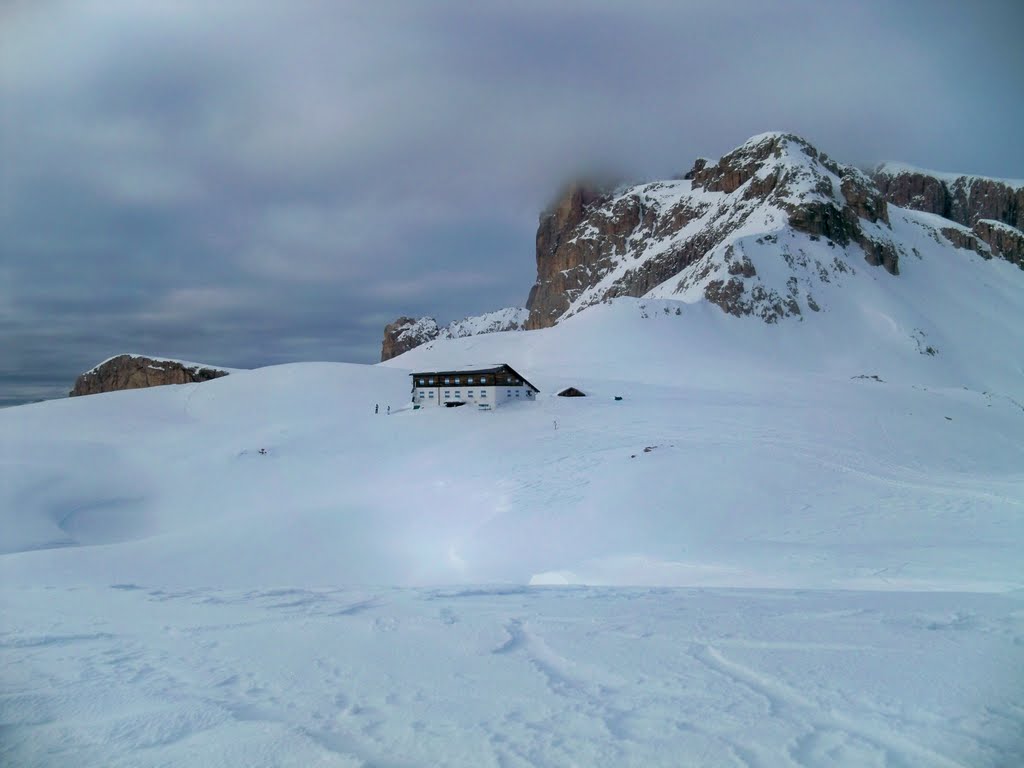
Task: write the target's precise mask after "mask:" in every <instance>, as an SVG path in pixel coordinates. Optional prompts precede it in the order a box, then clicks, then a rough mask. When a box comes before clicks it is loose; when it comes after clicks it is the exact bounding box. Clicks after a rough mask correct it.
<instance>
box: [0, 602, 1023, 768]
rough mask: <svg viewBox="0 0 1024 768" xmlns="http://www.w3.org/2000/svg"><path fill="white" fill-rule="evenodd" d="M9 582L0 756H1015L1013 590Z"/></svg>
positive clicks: (328, 760)
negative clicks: (163, 586)
mask: <svg viewBox="0 0 1024 768" xmlns="http://www.w3.org/2000/svg"><path fill="white" fill-rule="evenodd" d="M3 595H4V597H3V599H4V603H5V604H4V606H3V607H4V609H5V613H6V614H7V615H12V616H17V617H18V619H17V621H18V624H17V625H16V626H15V625H11V624H5V627H4V630H3V631H2V633H0V651H2V654H3V661H4V669H5V672H4V691H3V693H2V695H0V734H2V735H3V739H2V742H0V762H3V764H5V765H47V766H49V765H54V766H58V765H68V766H71V765H74V766H76V767H77V768H85V767H86V766H93V765H95V766H116V765H133V766H149V765H153V766H155V765H167V764H174V765H177V764H197V763H196V761H197V760H198V761H199V762H201V764H203V765H241V764H245V765H268V766H269V765H308V764H313V763H315V764H318V765H319V764H325V765H345V766H347V765H351V766H394V767H395V768H398V767H399V766H428V765H438V764H447V765H467V766H469V765H473V766H488V765H494V766H527V765H551V766H555V765H608V766H618V765H625V766H633V765H635V766H651V765H666V766H667V765H680V764H700V765H722V766H734V765H735V766H750V767H751V768H762V767H765V768H766V767H767V766H820V765H828V766H832V765H850V766H873V765H874V766H936V768H949V767H950V766H971V767H972V768H977V767H980V766H1001V765H1011V764H1016V761H1018V760H1019V759H1024V752H1022V751H1021V746H1022V744H1021V741H1020V739H1019V736H1020V733H1021V729H1022V728H1024V707H1022V706H1021V703H1020V702H1021V700H1020V695H1019V693H1020V687H1019V683H1020V677H1019V675H1018V676H1017V679H1016V680H1015V679H1012V678H1013V676H1012V675H1010V676H1009V677H1008V676H1007V675H1006V674H1005V672H1006V671H1008V670H1020V669H1022V668H1024V667H1022V662H1024V602H1021V597H1020V596H1008V595H978V594H961V595H953V594H929V595H920V594H917V595H908V594H905V593H888V594H886V595H885V598H884V599H883V600H879V598H878V595H873V594H871V593H856V592H804V593H800V592H793V591H785V590H764V591H761V590H678V589H653V590H636V589H634V590H629V589H594V588H570V589H547V588H542V589H533V588H521V587H496V588H488V587H470V588H466V589H438V590H410V589H373V590H354V589H316V590H311V589H284V590H256V591H252V590H250V591H243V590H233V591H230V590H216V589H191V590H182V591H178V592H174V593H172V592H168V591H164V590H159V589H156V590H152V589H147V588H143V587H139V586H136V585H127V584H121V585H114V586H113V587H111V588H109V589H101V588H93V587H88V588H68V589H51V590H43V589H30V588H26V589H17V590H7V591H5V592H4V593H3ZM44 597H45V600H43V599H42V598H44ZM100 617H102V618H100ZM999 670H1002V671H1003V672H1002V674H1000V672H999Z"/></svg>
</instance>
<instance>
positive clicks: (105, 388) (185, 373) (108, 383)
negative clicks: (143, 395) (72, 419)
mask: <svg viewBox="0 0 1024 768" xmlns="http://www.w3.org/2000/svg"><path fill="white" fill-rule="evenodd" d="M227 375H228V374H227V371H221V370H218V369H216V368H209V367H206V366H200V365H190V364H186V363H181V362H178V361H176V360H159V359H154V358H150V357H141V356H138V355H118V356H117V357H112V358H110V359H109V360H106V361H104V362H103V363H100V364H99V365H98V366H96V367H95V368H93V369H92V370H91V371H86V372H85V373H83V374H82V375H81V376H79V377H78V378H77V379H76V380H75V386H74V389H72V390H71V391H70V392H69V393H68V395H69V396H70V397H77V396H78V395H96V394H99V393H101V392H115V391H117V390H121V389H141V388H143V387H160V386H163V385H165V384H191V383H194V382H197V381H209V380H210V379H216V378H220V377H221V376H227Z"/></svg>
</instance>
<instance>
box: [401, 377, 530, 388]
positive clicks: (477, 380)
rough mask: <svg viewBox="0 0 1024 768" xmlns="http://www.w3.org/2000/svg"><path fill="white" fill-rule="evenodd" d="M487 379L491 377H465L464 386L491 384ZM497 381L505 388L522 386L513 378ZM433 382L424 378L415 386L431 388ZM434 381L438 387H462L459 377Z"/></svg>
mask: <svg viewBox="0 0 1024 768" xmlns="http://www.w3.org/2000/svg"><path fill="white" fill-rule="evenodd" d="M489 378H491V377H485V376H467V377H466V384H470V385H471V384H478V385H479V384H483V385H490V384H493V383H494V382H491V381H488V379H489ZM497 379H498V381H497V383H498V384H504V385H505V386H507V387H519V386H522V384H523V382H522V381H520V380H519V379H517V378H515V377H514V376H498V377H497ZM434 381H435V379H433V378H427V377H424V378H422V379H417V380H416V384H417V386H420V387H433V386H434ZM436 381H437V382H438V384H439V385H440V384H444V385H445V386H449V387H450V386H452V385H453V384H454V385H455V386H457V387H458V386H461V385H462V378H461V377H459V376H455V377H450V376H445V377H444V378H443V379H437V380H436Z"/></svg>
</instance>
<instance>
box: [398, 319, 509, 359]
mask: <svg viewBox="0 0 1024 768" xmlns="http://www.w3.org/2000/svg"><path fill="white" fill-rule="evenodd" d="M527 314H528V313H527V311H526V310H525V309H522V308H520V307H507V308H505V309H499V310H497V311H496V312H488V313H486V314H483V315H475V316H473V317H466V318H463V319H462V320H455V321H453V322H451V323H449V324H448V325H446V326H444V327H443V328H442V327H439V326H438V324H437V321H436V320H435V319H434V318H432V317H421V318H412V317H399V318H398V319H397V320H395V321H394V322H392V323H388V324H387V325H386V326H385V327H384V342H383V344H382V345H381V350H380V360H381V362H384V361H385V360H390V359H391V358H392V357H397V356H398V355H401V354H403V353H405V352H408V351H409V350H410V349H413V348H414V347H418V346H420V345H421V344H426V343H427V342H430V341H433V340H434V339H460V338H462V337H464V336H476V335H479V334H481V333H497V332H499V331H518V330H520V329H522V328H523V325H524V324H525V322H526V317H527Z"/></svg>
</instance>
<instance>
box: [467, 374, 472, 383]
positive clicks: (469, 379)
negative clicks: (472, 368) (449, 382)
mask: <svg viewBox="0 0 1024 768" xmlns="http://www.w3.org/2000/svg"><path fill="white" fill-rule="evenodd" d="M466 383H467V384H472V383H473V377H472V376H470V377H469V378H468V379H466Z"/></svg>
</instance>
